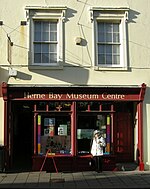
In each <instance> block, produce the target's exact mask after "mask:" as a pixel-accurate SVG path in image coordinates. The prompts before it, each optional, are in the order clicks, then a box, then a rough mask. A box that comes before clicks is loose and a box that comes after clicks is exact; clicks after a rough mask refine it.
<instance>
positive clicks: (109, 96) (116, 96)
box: [102, 93, 125, 100]
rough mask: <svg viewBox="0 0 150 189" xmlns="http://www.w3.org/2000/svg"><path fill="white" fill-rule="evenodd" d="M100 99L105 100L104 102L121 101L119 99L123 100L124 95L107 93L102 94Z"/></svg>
mask: <svg viewBox="0 0 150 189" xmlns="http://www.w3.org/2000/svg"><path fill="white" fill-rule="evenodd" d="M102 98H103V99H106V100H113V99H116V100H119V99H120V100H121V99H124V98H125V95H124V94H107V93H103V94H102Z"/></svg>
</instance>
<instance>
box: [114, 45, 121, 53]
mask: <svg viewBox="0 0 150 189" xmlns="http://www.w3.org/2000/svg"><path fill="white" fill-rule="evenodd" d="M113 54H120V48H119V45H113Z"/></svg>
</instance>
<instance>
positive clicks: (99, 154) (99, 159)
mask: <svg viewBox="0 0 150 189" xmlns="http://www.w3.org/2000/svg"><path fill="white" fill-rule="evenodd" d="M105 146H106V142H105V139H104V137H103V136H102V132H101V131H100V130H95V131H94V132H93V139H92V141H91V154H92V161H93V163H94V168H95V171H97V172H102V169H103V149H104V147H105Z"/></svg>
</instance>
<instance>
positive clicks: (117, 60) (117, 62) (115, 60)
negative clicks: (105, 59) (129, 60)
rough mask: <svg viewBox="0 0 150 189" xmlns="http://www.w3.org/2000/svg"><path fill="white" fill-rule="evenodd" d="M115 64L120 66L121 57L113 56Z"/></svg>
mask: <svg viewBox="0 0 150 189" xmlns="http://www.w3.org/2000/svg"><path fill="white" fill-rule="evenodd" d="M113 64H120V56H119V55H114V56H113Z"/></svg>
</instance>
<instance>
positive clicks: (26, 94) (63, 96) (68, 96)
mask: <svg viewBox="0 0 150 189" xmlns="http://www.w3.org/2000/svg"><path fill="white" fill-rule="evenodd" d="M24 98H26V99H50V100H61V99H63V100H64V99H66V100H67V99H70V100H90V99H91V100H100V99H104V100H122V99H125V95H124V94H108V93H103V94H101V96H100V94H74V93H71V94H69V93H67V94H56V93H52V92H50V93H49V94H39V93H37V94H36V93H29V92H24Z"/></svg>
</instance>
